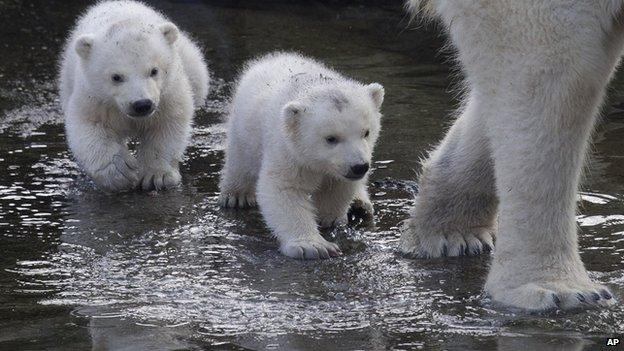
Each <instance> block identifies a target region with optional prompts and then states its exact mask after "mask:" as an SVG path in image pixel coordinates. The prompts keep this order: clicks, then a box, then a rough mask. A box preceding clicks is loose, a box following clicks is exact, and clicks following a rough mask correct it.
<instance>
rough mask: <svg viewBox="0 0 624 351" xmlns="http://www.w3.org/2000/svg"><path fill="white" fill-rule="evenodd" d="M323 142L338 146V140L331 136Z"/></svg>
mask: <svg viewBox="0 0 624 351" xmlns="http://www.w3.org/2000/svg"><path fill="white" fill-rule="evenodd" d="M325 141H327V143H328V144H332V145H334V144H338V138H336V137H335V136H333V135H330V136H328V137H327V138H325Z"/></svg>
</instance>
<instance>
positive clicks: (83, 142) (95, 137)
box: [65, 114, 139, 192]
mask: <svg viewBox="0 0 624 351" xmlns="http://www.w3.org/2000/svg"><path fill="white" fill-rule="evenodd" d="M65 130H66V135H67V141H68V144H69V147H70V149H71V151H72V153H73V155H74V157H75V158H76V160H77V161H78V163H79V164H80V165H81V166H82V167H83V169H84V171H85V172H86V173H87V175H89V177H91V178H92V179H93V181H94V182H95V184H96V185H97V186H98V187H99V188H101V189H103V190H105V191H109V192H117V191H123V190H130V189H133V188H134V187H135V186H136V184H137V183H138V181H139V175H138V164H137V161H136V159H135V158H134V156H132V155H131V154H130V152H129V151H128V148H127V146H126V145H125V141H124V139H123V137H122V136H120V135H119V134H118V133H116V132H115V131H114V130H113V129H111V128H108V127H107V126H106V125H104V124H103V123H101V122H100V123H96V122H93V121H91V120H89V119H87V118H80V117H78V116H76V115H71V114H69V115H68V116H67V120H66V125H65Z"/></svg>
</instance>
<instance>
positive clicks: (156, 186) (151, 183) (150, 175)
mask: <svg viewBox="0 0 624 351" xmlns="http://www.w3.org/2000/svg"><path fill="white" fill-rule="evenodd" d="M181 180H182V177H181V176H180V171H179V170H178V169H177V168H176V167H171V166H163V167H148V168H147V169H145V170H144V171H143V176H142V178H141V187H142V188H143V190H148V191H149V190H163V189H171V188H173V187H175V186H177V185H178V184H180V182H181Z"/></svg>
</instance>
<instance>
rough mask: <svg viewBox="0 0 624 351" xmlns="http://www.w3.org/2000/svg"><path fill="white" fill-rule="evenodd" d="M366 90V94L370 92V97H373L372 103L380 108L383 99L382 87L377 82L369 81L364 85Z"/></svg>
mask: <svg viewBox="0 0 624 351" xmlns="http://www.w3.org/2000/svg"><path fill="white" fill-rule="evenodd" d="M366 89H367V90H368V94H370V97H371V99H373V103H374V104H375V106H376V107H377V108H381V104H383V100H384V94H385V91H384V87H383V86H382V85H381V84H379V83H371V84H369V85H367V86H366Z"/></svg>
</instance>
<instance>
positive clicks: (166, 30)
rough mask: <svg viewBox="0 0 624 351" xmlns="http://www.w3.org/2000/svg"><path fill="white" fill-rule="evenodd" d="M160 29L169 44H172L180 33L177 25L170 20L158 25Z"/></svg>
mask: <svg viewBox="0 0 624 351" xmlns="http://www.w3.org/2000/svg"><path fill="white" fill-rule="evenodd" d="M160 31H161V33H162V34H163V35H164V36H165V40H167V42H168V43H169V45H173V43H175V42H176V40H178V35H180V30H179V29H178V27H176V25H175V24H173V23H171V22H167V23H165V24H163V25H162V26H160Z"/></svg>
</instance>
